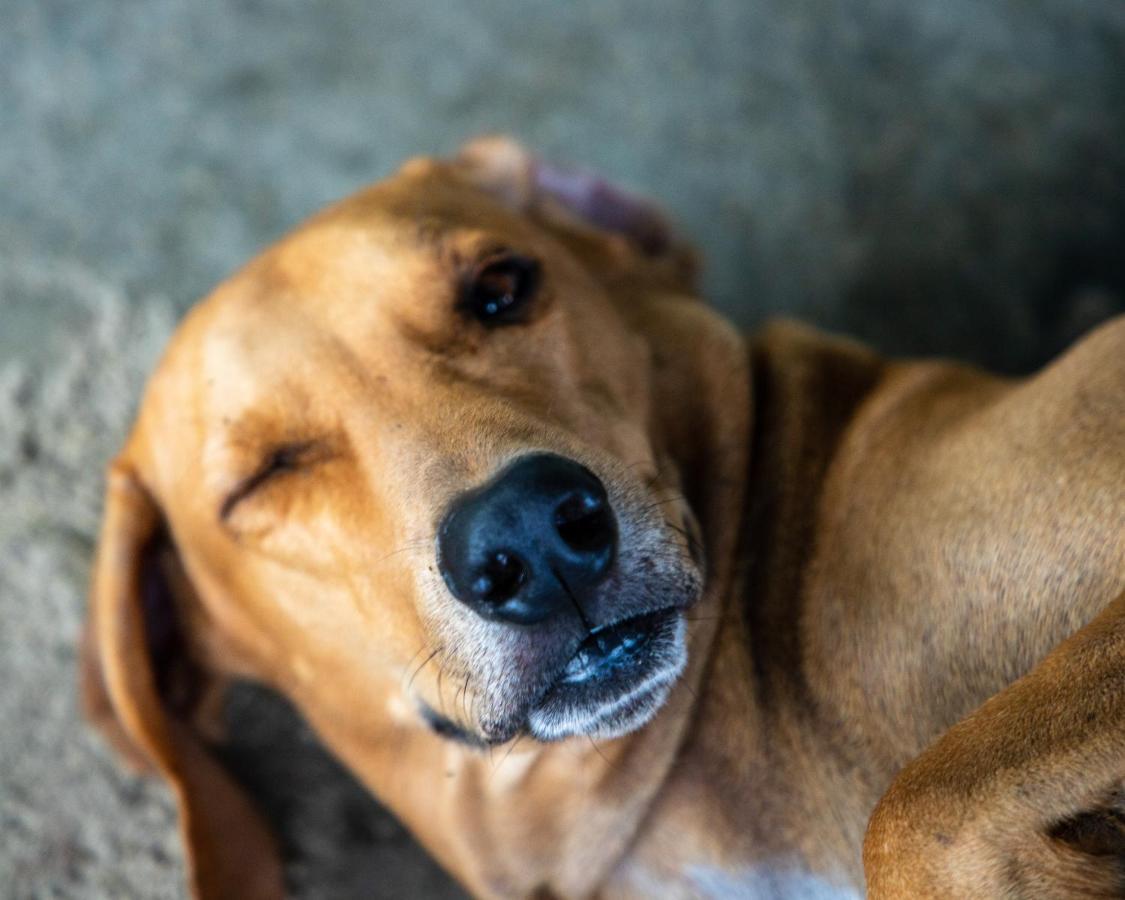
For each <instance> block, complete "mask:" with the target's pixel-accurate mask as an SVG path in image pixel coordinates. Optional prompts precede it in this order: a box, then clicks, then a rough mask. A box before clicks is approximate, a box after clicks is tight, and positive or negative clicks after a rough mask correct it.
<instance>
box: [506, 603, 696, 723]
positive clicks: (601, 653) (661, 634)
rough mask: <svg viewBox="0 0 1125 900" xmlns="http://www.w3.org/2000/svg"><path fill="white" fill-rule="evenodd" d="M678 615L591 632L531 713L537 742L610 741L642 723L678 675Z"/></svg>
mask: <svg viewBox="0 0 1125 900" xmlns="http://www.w3.org/2000/svg"><path fill="white" fill-rule="evenodd" d="M683 624H684V623H683V616H682V614H681V612H680V610H678V609H675V608H667V609H663V610H660V611H658V612H654V613H648V614H646V615H643V616H638V617H636V618H635V619H627V620H626V621H624V622H619V623H618V624H616V625H614V626H611V627H610V628H606V629H603V630H602V631H598V632H595V633H594V634H592V635H590V636H589V637H587V638H586V640H585V641H583V642H582V644H581V645H580V646H579V648H578V650H577V651H576V652H575V654H574V656H573V657H572V658H571V660H570V662H569V663H567V665H566V667H565V669H564V670H563V672H562V674H561V675H560V676H559V677H558V679H557V680H556V681H555V683H554V684H553V685H552V686H551V688H550V689H549V690H548V691H547V693H546V694H545V695H544V696H543V698H542V699H541V700H540V701H539V703H538V704H536V706H535V707H534V708H533V709H532V711H531V713H530V716H529V719H528V728H529V730H530V732H531V734H532V735H533V736H534V737H536V738H538V739H539V740H545V741H555V740H561V739H563V738H566V737H570V736H573V735H577V734H587V735H590V734H595V735H601V736H602V737H616V736H619V735H621V734H625V733H627V732H628V731H631V730H632V729H633V728H634V727H638V726H639V725H641V724H644V722H645V721H647V719H648V717H649V716H650V715H651V713H652V712H654V711H655V710H656V709H658V708H659V705H660V703H662V702H663V700H662V698H663V697H665V696H667V693H668V691H669V690H670V689H671V685H672V683H673V682H674V681H675V679H676V678H677V677H679V674H680V672H681V671H682V670H683V665H684V660H685V653H684V649H685V648H684V646H683V640H684V629H683Z"/></svg>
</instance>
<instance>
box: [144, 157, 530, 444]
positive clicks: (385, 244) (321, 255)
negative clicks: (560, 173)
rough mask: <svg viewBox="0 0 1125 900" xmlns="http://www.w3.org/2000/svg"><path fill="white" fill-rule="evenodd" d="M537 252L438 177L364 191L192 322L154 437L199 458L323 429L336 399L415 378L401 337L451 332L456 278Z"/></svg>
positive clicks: (304, 229) (150, 415)
mask: <svg viewBox="0 0 1125 900" xmlns="http://www.w3.org/2000/svg"><path fill="white" fill-rule="evenodd" d="M414 168H415V169H417V168H418V167H417V166H415V167H414ZM537 241H538V236H537V234H536V231H535V229H534V228H533V227H532V226H531V225H530V224H529V223H527V221H526V220H525V219H524V218H523V217H521V216H519V215H516V214H513V213H512V212H510V211H509V210H507V209H506V208H505V207H503V206H501V205H500V204H498V203H497V202H495V201H494V200H492V199H491V198H490V197H489V196H488V195H486V194H484V193H482V192H480V191H478V190H475V189H473V188H472V187H470V186H468V185H466V184H464V183H463V182H461V181H460V180H459V179H457V178H455V177H453V176H452V175H448V174H445V173H443V172H442V171H441V170H440V169H434V170H429V169H425V170H423V171H422V172H421V173H420V174H419V173H418V172H417V171H415V172H413V173H410V174H400V175H398V176H395V177H393V178H391V179H389V180H388V181H386V182H382V183H380V184H377V185H375V186H374V187H372V188H369V189H367V190H365V191H362V192H361V193H359V194H357V195H355V196H353V197H350V198H348V199H346V200H344V201H342V202H340V203H338V204H336V205H335V206H333V207H330V208H329V209H327V210H325V211H324V212H322V213H320V214H319V215H317V216H315V217H314V218H313V219H311V220H310V221H309V222H307V223H306V224H304V225H303V226H301V227H300V228H299V229H297V230H296V231H295V232H293V233H292V234H291V235H289V236H287V237H286V238H284V239H283V240H281V241H280V242H278V243H277V244H276V245H274V246H273V247H271V248H270V249H269V250H267V251H266V252H264V253H263V254H262V255H260V256H259V257H258V258H257V259H255V260H254V261H252V262H251V263H250V264H249V265H247V266H246V267H245V268H244V269H243V270H241V271H240V272H239V273H237V274H236V275H235V276H233V277H232V278H231V279H229V280H228V281H227V282H225V283H224V284H222V285H221V286H220V287H219V288H218V289H216V291H215V292H214V293H213V294H212V295H211V296H210V297H208V298H207V299H206V300H205V301H204V302H202V303H201V304H199V305H198V306H197V307H196V308H195V309H194V310H192V312H191V313H190V314H189V316H188V317H187V318H186V319H185V321H184V322H183V323H182V324H181V326H180V328H179V329H178V331H177V333H176V335H175V336H174V337H173V340H172V342H171V345H170V347H169V349H168V351H167V352H166V354H165V357H164V359H163V361H162V363H161V365H160V367H159V369H158V371H157V373H155V375H154V376H153V378H152V379H151V381H150V384H149V389H148V392H147V394H146V398H145V402H144V407H143V410H142V412H143V419H144V421H145V426H146V427H147V429H148V430H149V431H150V432H151V433H153V434H177V435H179V436H180V437H179V439H180V440H182V441H183V442H184V443H185V445H187V444H194V445H195V446H194V447H185V450H186V452H188V453H191V454H199V453H202V452H204V451H206V449H207V447H208V446H209V445H210V444H213V443H214V441H216V440H224V441H229V440H231V439H237V437H238V434H239V429H240V428H241V429H243V430H244V431H255V430H260V427H261V426H262V424H263V423H265V422H274V423H278V422H282V421H284V420H285V419H290V420H291V419H294V418H302V417H304V418H307V417H309V416H312V417H314V418H315V417H324V416H326V415H327V414H328V406H330V405H326V404H325V403H324V399H325V398H324V394H325V391H326V390H328V389H330V390H331V392H332V393H333V394H334V395H335V399H336V400H341V401H342V400H345V399H346V397H345V396H343V395H342V394H346V393H347V392H350V391H361V390H362V391H363V392H364V393H365V395H366V396H371V395H372V391H374V393H375V395H376V396H379V395H380V394H381V393H382V394H385V393H386V391H383V392H380V390H379V382H383V383H384V384H385V383H386V381H387V379H388V376H390V375H392V374H393V375H395V377H396V379H397V378H401V377H402V375H403V373H404V372H406V371H407V370H408V368H409V367H408V366H407V365H406V362H407V358H408V357H409V356H410V355H411V354H412V353H413V352H414V348H413V347H412V345H411V340H409V339H407V337H406V336H407V335H410V336H411V337H413V338H416V337H417V335H419V334H424V333H425V332H426V331H427V329H431V328H432V329H436V328H438V327H439V323H440V322H441V321H442V320H443V319H447V318H448V309H447V307H449V306H450V305H451V304H453V303H454V302H455V292H456V285H457V274H458V270H459V269H460V268H461V267H463V266H465V265H467V264H469V263H470V262H471V261H472V260H473V259H475V258H477V257H479V256H481V255H485V254H487V253H489V252H493V251H495V250H496V249H499V248H523V249H526V250H529V251H531V252H535V251H536V249H537V248H536V246H535V244H536V243H537ZM185 426H189V427H188V428H187V429H186V431H187V432H190V435H189V434H188V433H186V431H185ZM282 437H283V436H282ZM161 455H162V456H165V457H166V456H168V455H169V454H168V453H166V452H165V453H162V454H161Z"/></svg>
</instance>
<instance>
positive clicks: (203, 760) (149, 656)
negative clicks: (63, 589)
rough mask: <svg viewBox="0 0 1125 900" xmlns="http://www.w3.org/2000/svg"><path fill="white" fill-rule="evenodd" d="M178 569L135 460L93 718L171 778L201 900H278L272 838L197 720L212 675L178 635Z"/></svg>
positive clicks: (113, 569) (112, 519)
mask: <svg viewBox="0 0 1125 900" xmlns="http://www.w3.org/2000/svg"><path fill="white" fill-rule="evenodd" d="M178 569H179V562H178V559H177V558H176V556H175V551H174V547H173V546H172V544H171V542H170V539H169V538H168V537H167V534H166V529H165V524H164V522H163V519H162V516H161V514H160V510H159V509H158V507H157V505H156V503H155V502H154V501H153V499H152V497H151V496H150V495H149V493H148V491H146V490H145V488H144V487H143V485H142V484H141V483H140V481H139V480H138V479H137V478H136V476H135V475H134V473H133V471H132V470H131V468H130V467H129V465H128V464H127V463H123V462H117V463H115V464H114V465H113V466H112V467H111V468H110V471H109V483H108V490H107V495H106V504H105V518H104V520H103V524H102V530H101V537H100V539H99V543H98V551H97V556H96V558H95V562H94V571H93V583H92V590H91V596H90V610H89V618H88V620H87V623H86V630H85V634H84V636H83V646H82V662H81V680H82V695H83V701H84V706H85V709H86V714H87V716H88V717H89V718H90V719H91V720H92V721H93V722H94V723H95V724H96V725H97V726H98V727H100V728H101V730H102V731H103V732H104V733H105V734H106V736H107V737H108V738H109V740H110V742H111V743H112V744H113V745H114V746H115V747H116V748H117V749H118V750H119V751H121V752H122V753H123V754H124V755H125V756H126V758H127V759H129V760H130V761H131V762H132V763H133V764H134V765H136V766H138V767H140V768H142V769H147V770H153V769H155V770H156V771H157V772H159V773H160V774H161V775H162V776H163V777H164V778H165V779H167V781H168V783H169V784H170V786H171V788H172V790H173V792H174V794H175V797H176V801H177V804H178V806H179V813H180V831H181V834H182V836H183V840H184V846H185V848H186V852H187V862H188V870H189V878H190V881H191V885H192V888H193V892H194V895H195V896H196V897H198V898H207V900H212V898H215V900H217V898H228V897H240V898H255V900H267V898H268V900H277V898H280V897H282V896H283V894H284V890H283V887H282V877H281V863H280V857H279V855H278V852H277V850H276V848H275V845H274V841H273V839H272V836H271V835H270V833H269V830H268V828H267V827H266V825H265V823H264V821H263V820H262V819H261V817H260V816H259V814H258V813H257V811H256V810H255V809H254V808H253V806H252V805H251V802H250V799H249V798H248V797H247V796H246V795H245V794H244V793H243V792H242V790H241V789H240V788H239V787H238V786H237V785H236V783H235V782H234V781H233V780H232V778H231V777H230V775H229V774H228V773H227V772H226V771H225V770H224V769H223V767H222V765H221V764H220V763H219V761H218V760H217V759H216V758H215V757H214V756H213V755H212V753H211V752H210V750H209V748H208V746H207V744H206V742H205V741H204V739H203V735H202V734H201V733H200V731H199V729H198V728H197V727H196V725H195V724H194V723H193V722H192V721H191V720H190V718H189V714H190V713H191V712H192V711H194V707H195V706H196V705H197V701H198V697H193V696H192V691H193V687H192V684H193V683H195V684H196V685H197V684H198V678H199V677H200V676H202V675H203V673H201V672H198V671H196V672H192V671H191V669H192V667H193V666H194V665H195V664H194V663H192V662H191V661H190V660H189V659H187V657H186V647H185V646H184V641H183V636H182V634H180V633H179V632H178V631H177V627H176V621H175V615H176V613H175V604H174V603H173V602H172V597H171V592H172V590H173V589H174V588H173V586H172V585H171V584H170V583H169V582H170V579H169V575H172V576H173V577H172V579H171V580H175V574H176V572H175V571H174V570H178ZM182 589H183V587H181V590H182Z"/></svg>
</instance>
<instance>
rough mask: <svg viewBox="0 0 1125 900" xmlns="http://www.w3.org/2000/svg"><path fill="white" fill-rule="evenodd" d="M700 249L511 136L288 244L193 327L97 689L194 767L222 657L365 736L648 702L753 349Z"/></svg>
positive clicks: (525, 731)
mask: <svg viewBox="0 0 1125 900" xmlns="http://www.w3.org/2000/svg"><path fill="white" fill-rule="evenodd" d="M692 269H693V265H692V256H691V254H690V252H689V251H688V250H687V249H686V248H685V247H684V246H683V245H681V244H679V242H678V241H677V240H676V239H675V238H674V237H673V236H672V235H671V233H670V232H669V230H668V228H667V226H666V225H665V223H664V221H663V219H662V218H661V217H660V216H659V215H658V214H657V213H656V212H655V211H654V210H653V209H652V208H651V207H649V206H648V205H647V204H645V203H643V202H640V201H638V200H636V199H635V198H632V197H630V196H628V195H626V194H624V193H622V192H620V191H618V190H616V189H614V188H611V187H609V186H608V185H606V184H605V183H604V182H602V181H600V180H599V179H596V178H594V177H592V176H589V175H587V174H583V173H575V172H567V171H564V170H560V169H556V168H553V167H550V166H546V165H544V164H542V163H540V162H538V161H537V160H535V159H534V158H532V157H531V156H529V155H528V154H527V153H526V152H525V151H523V150H522V149H521V148H519V147H518V146H516V145H514V144H512V143H511V142H508V141H504V140H496V139H494V140H486V141H482V142H477V143H475V144H473V145H470V146H469V147H468V148H466V150H465V151H463V152H462V154H461V155H460V156H459V157H457V158H456V159H454V160H451V161H431V160H420V161H415V162H412V163H408V164H407V165H406V166H404V167H403V168H402V169H401V170H400V171H399V172H398V173H397V174H396V175H395V176H393V177H392V178H390V179H388V180H386V181H384V182H382V183H380V184H377V185H375V186H374V187H372V188H370V189H368V190H365V191H363V192H361V193H360V194H358V195H356V196H354V197H352V198H350V199H347V200H345V201H343V202H341V203H339V204H337V205H335V206H333V207H331V208H330V209H328V210H327V211H325V212H324V213H322V214H320V215H318V216H316V217H315V218H313V219H312V220H310V221H309V222H308V223H306V224H305V225H304V226H302V227H301V228H300V229H298V230H297V231H296V232H294V233H293V234H292V235H290V236H289V237H287V238H285V239H284V240H282V241H281V242H280V243H278V244H277V245H276V246H274V247H273V248H271V249H269V250H268V251H266V252H265V253H264V254H263V255H262V256H261V257H259V258H258V259H256V260H255V261H253V262H252V263H251V264H250V265H249V266H247V267H246V268H245V269H243V270H242V271H241V272H239V273H238V274H236V275H235V276H234V277H233V278H231V279H230V280H229V281H228V282H226V283H225V284H224V285H222V286H220V287H219V288H218V290H217V291H216V292H215V293H214V294H213V295H212V296H211V297H210V298H208V299H207V300H206V301H205V302H204V303H202V304H201V305H200V306H199V307H197V308H196V309H195V310H194V311H193V312H192V313H191V314H190V316H189V317H188V318H187V319H186V321H185V322H184V323H183V325H182V326H181V328H180V329H179V331H178V332H177V334H176V336H175V338H174V340H173V341H172V344H171V346H170V348H169V350H168V351H167V353H166V355H165V357H164V359H163V361H162V363H161V364H160V366H159V369H158V371H157V372H156V373H155V374H154V376H153V378H152V379H151V381H150V384H149V386H148V389H147V391H146V394H145V397H144V401H143V404H142V407H141V410H140V413H139V415H138V419H137V423H136V426H135V428H134V431H133V433H132V435H131V437H130V440H129V442H128V444H127V446H126V448H125V450H124V452H123V453H122V455H121V457H120V458H119V459H118V460H117V462H116V463H115V464H114V468H113V471H112V473H111V485H110V491H109V498H108V504H107V513H106V522H105V526H104V531H103V537H102V542H101V547H100V552H99V561H98V566H97V573H96V578H95V589H94V605H93V616H92V622H93V628H92V630H91V633H90V635H91V637H90V640H89V641H88V646H89V648H90V650H91V652H90V654H89V655H88V660H89V671H90V673H91V676H90V682H91V684H92V685H93V687H92V688H91V690H90V694H91V696H92V697H94V700H95V703H94V705H95V706H97V702H96V701H97V700H98V699H99V697H100V698H101V699H102V701H103V702H102V707H103V712H104V713H105V717H106V718H109V719H111V720H114V721H116V722H118V723H119V724H121V725H123V726H124V727H123V732H124V735H125V736H126V743H130V744H132V745H138V746H139V747H140V748H141V750H142V755H145V756H147V757H149V758H150V759H152V760H153V761H155V762H156V763H157V765H159V766H161V768H162V769H164V771H165V774H168V775H169V777H171V778H173V779H177V778H178V779H179V780H180V781H189V782H190V780H191V779H190V777H189V776H188V775H185V772H189V770H192V767H193V766H198V765H204V764H205V763H207V761H206V760H203V761H202V762H201V761H200V753H199V752H197V751H190V752H186V753H185V751H183V750H182V748H181V742H182V741H183V740H186V739H188V737H187V736H185V733H184V732H185V728H186V726H182V725H181V724H180V723H179V720H178V719H177V718H176V717H169V716H168V714H167V712H168V708H169V706H170V705H171V706H174V705H175V703H176V702H179V703H180V704H181V706H182V707H184V708H188V707H191V706H193V705H194V703H195V700H194V697H195V695H196V694H197V691H196V689H195V688H193V687H192V686H191V685H192V684H194V683H197V682H198V681H199V676H200V673H206V672H211V671H218V670H225V671H226V672H228V673H234V674H247V675H251V676H253V677H256V678H260V679H263V680H266V681H268V682H270V683H272V684H274V685H276V686H278V687H280V688H281V689H282V690H284V691H286V692H287V693H290V694H291V695H293V696H295V697H297V698H298V700H299V702H300V703H301V704H302V705H304V706H306V708H308V707H315V708H316V710H317V713H318V715H319V716H320V717H321V718H322V719H323V718H324V717H332V716H335V717H338V718H341V719H347V720H354V721H355V722H356V725H355V728H356V730H357V731H363V730H364V729H365V728H367V727H368V726H369V725H370V724H371V723H373V722H375V720H377V719H378V718H379V717H381V716H382V717H385V716H387V715H388V714H389V713H388V711H387V709H386V707H388V705H394V706H395V708H396V709H397V710H398V713H397V715H402V710H409V711H410V712H409V713H408V714H409V715H415V716H417V717H418V720H419V722H423V721H425V722H428V723H429V724H430V725H431V726H432V727H434V728H436V729H437V730H439V731H442V732H445V733H447V734H449V735H452V736H454V737H459V738H461V739H462V740H466V741H468V742H471V743H479V744H493V743H498V742H503V741H507V740H510V739H512V738H514V737H516V736H517V735H530V736H531V737H533V738H536V739H538V740H540V741H555V740H559V739H563V738H567V737H570V736H573V735H581V736H591V737H601V738H612V737H616V736H619V735H623V734H625V733H626V732H629V731H631V730H634V729H636V728H638V727H640V726H642V725H644V724H645V723H647V722H648V721H649V720H650V719H651V718H652V717H653V716H654V715H655V714H656V712H657V711H658V710H659V708H660V707H661V705H662V703H663V701H664V700H665V699H666V697H667V696H668V693H669V691H670V689H671V687H672V685H673V683H674V682H675V681H676V679H677V678H678V676H679V675H680V673H681V672H682V670H683V668H684V665H685V659H686V638H685V635H686V632H687V630H688V624H689V623H688V622H687V621H686V619H687V616H688V611H689V609H691V607H692V606H693V604H694V603H696V601H697V599H698V598H699V596H700V592H701V589H702V585H703V583H704V578H705V567H706V563H707V553H706V549H705V547H704V541H705V534H704V531H703V530H701V529H700V527H699V522H698V519H697V516H701V515H702V513H701V510H700V509H699V508H697V507H698V505H699V504H698V503H697V502H694V497H695V496H696V495H697V493H698V491H697V490H696V488H697V485H696V484H695V481H694V480H705V479H706V478H707V477H708V473H707V472H705V471H701V467H702V466H703V465H704V463H705V461H707V460H708V459H711V458H713V454H714V453H715V452H716V447H715V446H714V444H715V441H716V440H717V438H716V434H718V431H719V429H716V428H715V427H713V426H714V422H713V419H714V418H715V416H716V415H717V410H718V409H719V408H721V405H722V399H723V398H722V397H721V393H722V391H723V390H724V389H726V388H725V387H724V385H729V384H737V383H738V378H739V377H740V376H741V374H742V370H741V368H740V365H741V359H742V355H743V354H742V350H741V345H740V342H739V341H738V339H737V338H736V337H735V336H734V335H733V333H732V332H731V331H730V330H729V329H728V328H727V327H726V326H725V325H723V324H722V323H721V322H720V321H719V320H718V319H717V318H716V317H714V316H713V315H712V314H710V313H708V312H707V311H706V310H705V309H703V308H702V307H701V306H700V305H698V304H695V303H692V302H690V300H688V299H686V298H685V296H684V295H685V294H687V293H689V291H690V280H691V276H692ZM732 399H733V400H734V401H735V402H739V401H740V400H741V395H740V394H737V393H736V394H735V395H734V396H733V397H732ZM699 502H703V501H702V500H701V501H699ZM173 644H184V645H185V646H186V649H187V653H186V654H180V655H184V656H186V658H187V662H185V663H181V662H175V663H174V664H173V663H172V661H171V657H172V656H175V654H173V653H172V649H174V648H173V647H172V645H173ZM154 650H155V651H156V655H157V659H156V661H155V662H154V663H153V662H151V659H152V654H153V651H154ZM146 660H149V662H147V663H146ZM185 672H188V674H186V675H185ZM184 684H187V687H184V686H183V685H184ZM103 685H104V686H105V687H106V688H108V693H104V696H103V692H100V689H101V687H102V686H103ZM177 685H181V686H180V687H177ZM176 696H178V697H179V701H177V700H176ZM185 698H186V699H185ZM376 698H378V699H376ZM161 717H163V720H162V721H157V720H159V719H161ZM173 720H175V721H173ZM188 758H190V760H194V761H188V762H185V761H184V760H185V759H188ZM169 760H170V761H169ZM207 764H208V765H209V763H207ZM208 772H209V774H207V775H206V777H207V778H211V779H214V778H220V777H221V776H220V775H219V774H218V773H216V772H210V770H208ZM189 774H190V773H189ZM185 792H187V793H190V789H189V788H186V789H185ZM181 799H185V798H181ZM185 802H189V803H190V798H186V801H185ZM221 852H222V851H221V848H216V850H215V853H216V854H220V855H221Z"/></svg>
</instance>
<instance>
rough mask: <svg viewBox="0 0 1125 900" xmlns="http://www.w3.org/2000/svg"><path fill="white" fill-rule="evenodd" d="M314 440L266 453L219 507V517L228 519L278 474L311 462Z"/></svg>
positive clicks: (291, 444) (281, 446) (281, 447)
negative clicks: (249, 497)
mask: <svg viewBox="0 0 1125 900" xmlns="http://www.w3.org/2000/svg"><path fill="white" fill-rule="evenodd" d="M315 447H316V445H315V443H314V442H312V441H301V442H294V443H289V444H281V445H279V446H277V447H274V448H273V449H272V450H270V452H269V453H267V454H266V456H265V458H264V459H263V460H262V464H261V465H260V466H259V467H258V468H257V470H256V471H255V472H254V474H253V475H250V476H249V477H248V478H244V479H243V480H242V481H241V482H239V483H238V484H237V485H236V486H235V488H234V490H232V491H231V492H230V493H229V494H228V495H227V497H226V499H224V500H223V505H222V507H220V509H219V518H220V519H223V520H226V519H227V518H228V517H229V516H230V514H231V512H232V511H233V510H234V508H235V507H236V506H237V505H238V504H239V503H240V502H242V500H244V499H245V498H246V497H248V496H250V494H252V493H254V491H256V490H257V489H258V488H259V487H261V486H262V485H263V484H265V483H266V482H267V481H269V480H270V479H271V478H274V477H276V476H278V475H282V474H284V473H286V472H292V471H295V470H296V469H299V468H300V467H301V466H303V465H305V464H306V463H307V462H309V460H310V457H311V456H312V455H313V453H314V450H315Z"/></svg>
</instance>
